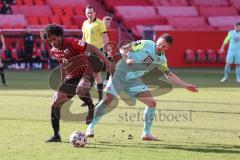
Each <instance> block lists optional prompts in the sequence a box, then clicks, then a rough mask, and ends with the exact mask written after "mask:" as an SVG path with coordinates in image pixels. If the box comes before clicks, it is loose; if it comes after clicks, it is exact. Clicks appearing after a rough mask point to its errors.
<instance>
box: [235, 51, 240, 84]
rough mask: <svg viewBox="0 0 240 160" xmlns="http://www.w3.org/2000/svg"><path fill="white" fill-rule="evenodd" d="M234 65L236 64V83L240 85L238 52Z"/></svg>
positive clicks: (239, 56) (239, 58)
mask: <svg viewBox="0 0 240 160" xmlns="http://www.w3.org/2000/svg"><path fill="white" fill-rule="evenodd" d="M234 63H235V64H236V82H237V83H240V54H239V52H237V53H236V54H235V57H234Z"/></svg>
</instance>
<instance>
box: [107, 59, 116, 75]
mask: <svg viewBox="0 0 240 160" xmlns="http://www.w3.org/2000/svg"><path fill="white" fill-rule="evenodd" d="M108 71H109V72H110V74H111V75H113V73H114V71H115V62H110V65H109V68H108Z"/></svg>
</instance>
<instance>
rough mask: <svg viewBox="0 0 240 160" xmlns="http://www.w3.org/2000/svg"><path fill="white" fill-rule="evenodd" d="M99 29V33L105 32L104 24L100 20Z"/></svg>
mask: <svg viewBox="0 0 240 160" xmlns="http://www.w3.org/2000/svg"><path fill="white" fill-rule="evenodd" d="M99 29H100V32H101V33H104V32H107V28H106V25H105V24H104V23H103V21H101V20H100V21H99Z"/></svg>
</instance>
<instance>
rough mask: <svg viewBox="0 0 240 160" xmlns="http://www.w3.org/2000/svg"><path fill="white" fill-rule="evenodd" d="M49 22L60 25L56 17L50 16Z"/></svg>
mask: <svg viewBox="0 0 240 160" xmlns="http://www.w3.org/2000/svg"><path fill="white" fill-rule="evenodd" d="M50 22H51V23H55V24H61V21H60V18H59V16H58V15H55V16H51V17H50Z"/></svg>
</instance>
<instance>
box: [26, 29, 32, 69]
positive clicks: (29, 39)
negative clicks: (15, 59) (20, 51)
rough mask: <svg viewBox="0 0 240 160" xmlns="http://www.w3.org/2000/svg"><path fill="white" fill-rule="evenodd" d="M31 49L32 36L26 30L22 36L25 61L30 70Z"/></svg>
mask: <svg viewBox="0 0 240 160" xmlns="http://www.w3.org/2000/svg"><path fill="white" fill-rule="evenodd" d="M33 47H34V36H33V34H32V33H31V31H30V30H29V29H28V28H27V31H26V33H25V35H24V53H25V58H26V60H27V61H29V62H30V65H28V69H31V68H32V54H33Z"/></svg>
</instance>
